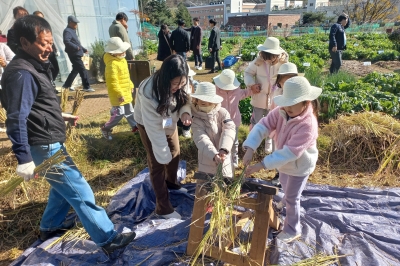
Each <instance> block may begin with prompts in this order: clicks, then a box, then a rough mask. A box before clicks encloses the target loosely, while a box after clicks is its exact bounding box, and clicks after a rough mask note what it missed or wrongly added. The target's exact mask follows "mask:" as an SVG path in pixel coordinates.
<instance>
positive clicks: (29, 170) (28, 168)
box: [17, 161, 36, 181]
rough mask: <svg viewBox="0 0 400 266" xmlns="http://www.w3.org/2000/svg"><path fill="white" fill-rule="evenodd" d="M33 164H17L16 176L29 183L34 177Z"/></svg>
mask: <svg viewBox="0 0 400 266" xmlns="http://www.w3.org/2000/svg"><path fill="white" fill-rule="evenodd" d="M35 167H36V165H35V163H34V162H33V161H32V162H29V163H24V164H18V166H17V175H19V176H20V177H22V178H24V180H25V181H29V180H31V179H32V178H34V177H35V173H34V171H35Z"/></svg>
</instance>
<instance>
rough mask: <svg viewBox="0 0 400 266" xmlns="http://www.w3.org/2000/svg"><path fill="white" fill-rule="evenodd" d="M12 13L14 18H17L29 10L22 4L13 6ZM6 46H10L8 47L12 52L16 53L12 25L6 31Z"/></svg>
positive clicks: (16, 46)
mask: <svg viewBox="0 0 400 266" xmlns="http://www.w3.org/2000/svg"><path fill="white" fill-rule="evenodd" d="M13 15H14V19H15V20H17V19H19V18H22V17H25V16H27V15H29V12H28V10H26V9H25V8H23V7H22V6H17V7H14V9H13ZM7 46H8V47H10V49H11V50H12V51H13V52H14V54H16V53H17V51H18V43H17V40H15V36H14V26H12V27H11V29H9V30H8V32H7Z"/></svg>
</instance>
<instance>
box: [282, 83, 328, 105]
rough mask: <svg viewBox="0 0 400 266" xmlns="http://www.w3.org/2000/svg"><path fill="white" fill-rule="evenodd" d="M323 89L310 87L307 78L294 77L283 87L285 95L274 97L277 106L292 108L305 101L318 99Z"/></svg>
mask: <svg viewBox="0 0 400 266" xmlns="http://www.w3.org/2000/svg"><path fill="white" fill-rule="evenodd" d="M321 93H322V89H321V88H318V87H314V86H311V85H310V82H308V80H307V79H306V78H305V77H299V76H297V77H293V78H290V79H288V80H287V81H286V82H285V84H284V85H283V94H282V95H279V96H276V97H274V102H275V104H276V105H278V106H281V107H285V106H292V105H295V104H297V103H301V102H303V101H312V100H315V99H317V98H318V96H319V95H320V94H321Z"/></svg>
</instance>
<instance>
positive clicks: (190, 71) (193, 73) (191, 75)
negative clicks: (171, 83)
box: [187, 62, 196, 77]
mask: <svg viewBox="0 0 400 266" xmlns="http://www.w3.org/2000/svg"><path fill="white" fill-rule="evenodd" d="M187 66H188V69H189V73H188V76H189V77H193V76H194V75H196V72H194V71H193V70H192V69H191V68H190V66H189V62H188V63H187Z"/></svg>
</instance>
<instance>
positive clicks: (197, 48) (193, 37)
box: [190, 18, 203, 70]
mask: <svg viewBox="0 0 400 266" xmlns="http://www.w3.org/2000/svg"><path fill="white" fill-rule="evenodd" d="M201 39H202V31H201V28H200V26H199V18H194V19H193V26H192V29H191V31H190V50H192V51H193V56H194V67H195V68H196V69H197V70H202V69H203V68H202V67H201V65H202V64H203V58H202V57H201Z"/></svg>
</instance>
